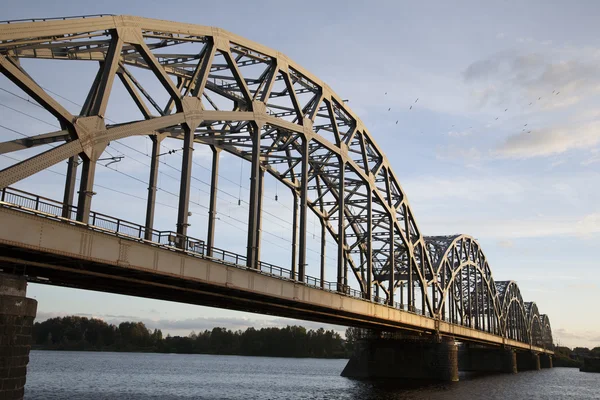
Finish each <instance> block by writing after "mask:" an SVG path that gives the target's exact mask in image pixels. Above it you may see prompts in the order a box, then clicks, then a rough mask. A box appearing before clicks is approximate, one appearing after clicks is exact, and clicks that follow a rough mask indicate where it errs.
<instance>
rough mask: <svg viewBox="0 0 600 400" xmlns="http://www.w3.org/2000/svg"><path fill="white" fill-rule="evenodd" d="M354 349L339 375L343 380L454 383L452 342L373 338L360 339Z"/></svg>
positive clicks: (455, 358) (455, 354)
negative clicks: (398, 379)
mask: <svg viewBox="0 0 600 400" xmlns="http://www.w3.org/2000/svg"><path fill="white" fill-rule="evenodd" d="M356 346H357V347H356V349H355V351H354V354H353V355H352V357H351V358H350V360H349V361H348V364H347V365H346V367H345V368H344V371H342V374H341V375H342V376H344V377H348V378H359V379H369V378H375V379H379V378H404V379H424V380H432V381H445V382H451V381H458V349H457V346H456V344H455V343H454V340H442V341H435V340H432V339H431V338H427V339H424V338H421V337H410V336H407V337H405V338H393V339H387V338H381V337H376V338H367V339H361V340H359V341H358V343H357V344H356Z"/></svg>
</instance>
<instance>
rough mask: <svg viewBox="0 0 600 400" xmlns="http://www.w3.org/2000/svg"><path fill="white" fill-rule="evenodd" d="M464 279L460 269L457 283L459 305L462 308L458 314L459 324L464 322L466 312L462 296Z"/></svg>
mask: <svg viewBox="0 0 600 400" xmlns="http://www.w3.org/2000/svg"><path fill="white" fill-rule="evenodd" d="M464 280H465V277H464V275H463V271H460V280H459V281H458V285H459V286H460V287H459V289H460V307H461V308H462V312H461V314H460V324H461V325H464V324H465V313H466V310H465V296H464V291H465V289H464V287H463V284H464Z"/></svg>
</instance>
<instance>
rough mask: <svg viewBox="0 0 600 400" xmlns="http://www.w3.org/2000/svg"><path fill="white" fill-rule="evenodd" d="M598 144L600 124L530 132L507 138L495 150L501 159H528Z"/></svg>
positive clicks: (594, 123)
mask: <svg viewBox="0 0 600 400" xmlns="http://www.w3.org/2000/svg"><path fill="white" fill-rule="evenodd" d="M598 143H600V122H592V123H588V124H585V125H582V126H579V127H573V126H571V127H560V128H548V129H541V130H531V131H526V132H521V133H518V134H516V135H512V136H509V137H508V138H506V139H505V140H504V142H503V143H502V144H500V145H499V146H498V147H497V148H496V152H495V153H496V154H497V155H498V156H499V157H502V158H530V157H539V156H549V155H553V154H560V153H564V152H566V151H568V150H572V149H586V148H589V147H591V146H595V145H597V144H598Z"/></svg>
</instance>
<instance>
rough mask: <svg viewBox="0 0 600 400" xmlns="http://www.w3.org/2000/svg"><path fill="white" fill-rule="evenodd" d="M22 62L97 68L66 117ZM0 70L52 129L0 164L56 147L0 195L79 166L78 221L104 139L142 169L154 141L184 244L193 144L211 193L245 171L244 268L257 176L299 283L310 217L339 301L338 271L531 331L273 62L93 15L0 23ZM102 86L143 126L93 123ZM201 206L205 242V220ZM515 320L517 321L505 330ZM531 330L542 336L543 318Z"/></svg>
mask: <svg viewBox="0 0 600 400" xmlns="http://www.w3.org/2000/svg"><path fill="white" fill-rule="evenodd" d="M26 58H37V59H51V60H65V61H69V62H75V61H79V62H93V63H97V64H98V72H97V75H96V78H95V80H94V82H93V84H92V86H91V88H90V90H89V94H88V96H87V99H86V101H85V104H84V105H83V107H82V109H81V111H80V113H79V114H77V115H74V114H72V113H70V112H69V111H67V109H66V108H65V107H64V106H63V105H61V104H60V102H58V101H57V100H56V99H54V98H53V97H52V96H50V95H49V94H48V93H47V92H46V91H45V90H44V89H42V88H41V87H40V86H39V85H38V84H37V83H36V82H35V81H34V80H33V79H32V78H31V77H30V76H29V75H28V74H27V72H26V71H25V70H24V69H23V68H22V66H21V65H20V62H19V60H21V59H26ZM139 70H147V71H150V73H151V75H152V76H153V77H154V78H155V79H157V80H158V82H159V83H160V86H161V87H162V89H163V90H164V93H165V94H166V99H167V100H166V102H165V101H163V103H166V104H161V100H160V99H158V98H156V97H155V96H153V95H152V93H150V91H149V90H147V88H145V87H144V82H142V81H141V80H140V79H138V78H137V77H136V75H137V73H136V71H139ZM0 71H1V72H2V73H3V74H4V75H5V76H7V77H8V78H9V79H10V80H11V81H12V82H13V83H14V84H15V85H17V86H18V87H20V88H21V89H22V90H23V91H24V92H26V93H27V94H28V95H29V96H30V97H31V98H33V99H34V100H35V101H36V102H37V103H39V104H40V105H41V106H42V107H43V108H45V109H46V110H48V111H49V112H50V113H52V115H54V117H56V118H57V120H58V121H59V122H60V124H61V126H62V128H63V129H62V130H60V131H56V132H49V133H42V134H40V135H37V136H33V137H29V138H26V139H19V140H12V141H7V142H3V143H0V154H2V153H8V152H12V151H18V150H21V149H26V148H32V147H36V146H39V145H42V144H46V143H58V144H59V145H57V146H56V147H54V148H52V149H51V150H48V151H45V152H42V153H40V154H38V155H35V156H33V157H30V158H28V159H26V160H24V161H22V162H19V163H16V164H14V165H12V166H10V167H8V168H5V169H4V170H2V171H0V188H4V187H7V186H9V185H11V184H13V183H16V182H18V181H20V180H22V179H24V178H26V177H28V176H31V175H33V174H35V173H37V172H39V171H41V170H43V169H46V168H48V167H50V166H52V165H54V164H57V163H58V162H61V161H64V160H67V159H69V160H71V162H70V165H71V164H73V165H74V167H73V168H76V162H74V160H75V161H76V158H77V157H79V158H81V159H82V161H83V170H82V172H83V174H82V180H81V181H82V185H81V187H80V191H79V199H78V204H79V206H80V207H78V215H77V218H78V219H79V220H80V221H84V222H85V221H86V218H87V214H88V213H89V209H90V203H91V198H92V197H91V195H92V194H93V190H92V189H93V178H94V170H95V165H96V161H97V160H98V158H99V157H100V155H101V154H102V152H103V151H104V148H105V147H106V146H107V145H108V144H109V143H110V142H111V141H113V140H118V139H121V138H125V137H130V136H136V135H151V136H153V137H154V139H153V144H154V145H153V150H152V154H153V160H154V159H155V158H156V157H157V154H158V152H159V149H160V142H161V140H162V139H163V138H165V137H170V138H178V139H181V140H183V142H184V146H183V147H184V157H183V158H184V162H183V163H182V168H181V188H180V193H179V199H180V201H179V210H178V221H177V226H178V233H179V234H181V235H184V236H185V234H186V227H187V215H188V213H187V207H188V197H189V190H190V186H189V180H190V176H191V154H192V151H193V144H194V143H201V144H205V145H209V146H210V147H211V149H212V150H213V153H214V159H213V177H212V180H211V193H212V194H213V195H214V193H215V191H216V190H217V188H216V185H217V181H218V179H217V172H216V171H218V156H219V153H220V152H221V151H226V152H228V153H231V154H234V155H236V156H238V157H242V158H244V159H245V160H247V161H248V162H249V163H251V191H250V192H251V195H250V212H249V216H248V222H249V223H248V225H249V229H248V254H247V260H248V266H249V267H256V263H257V261H258V260H259V259H260V233H259V232H260V223H261V222H260V209H261V200H260V199H261V191H262V179H263V178H262V177H263V175H264V173H265V172H267V173H269V174H270V175H272V176H273V177H275V178H276V179H277V180H279V181H280V182H282V183H283V184H284V185H285V186H287V187H288V188H289V189H290V190H291V191H292V193H293V197H294V210H295V212H294V227H293V229H294V235H293V237H294V239H293V245H292V252H293V257H292V259H293V261H292V270H293V271H294V272H297V276H298V279H299V280H301V281H303V280H304V274H305V266H306V221H307V210H309V209H310V210H311V211H312V212H313V213H314V214H315V215H316V216H317V217H318V218H319V219H320V220H321V225H322V232H323V233H328V234H329V235H330V236H331V237H332V238H333V239H334V240H335V242H336V243H337V249H336V253H337V255H338V257H337V259H338V265H337V285H338V287H337V288H338V290H340V291H345V290H347V288H348V272H349V271H351V272H352V273H353V274H354V276H355V278H356V280H357V281H358V284H359V285H360V290H361V291H362V293H363V294H364V297H365V298H367V299H371V298H372V295H373V293H372V291H373V289H374V288H375V289H376V293H379V290H381V291H382V292H383V293H384V294H385V301H386V302H387V303H388V304H390V305H394V304H395V298H394V293H395V292H396V291H397V288H399V287H400V293H401V295H400V303H401V304H403V303H404V302H405V303H404V304H406V305H407V306H408V309H409V310H415V309H416V306H417V304H415V303H416V302H417V300H415V299H416V297H419V298H420V301H421V304H420V306H421V308H422V312H423V313H424V314H425V315H429V316H431V317H435V318H444V319H448V318H450V320H451V321H452V322H454V323H460V324H466V325H469V326H473V327H474V328H477V329H484V330H487V331H489V332H494V333H497V334H502V335H512V336H515V335H517V333H519V332H520V334H519V335H520V336H519V335H517V336H519V337H520V338H521V339H522V340H527V337H528V336H527V335H526V334H525V333H526V332H527V333H528V332H530V331H531V328H530V324H531V321H533V320H532V319H531V318H528V317H527V315H528V314H526V312H525V311H524V305H523V302H522V299H520V295H519V296H517V297H514V299H517V300H518V301H516V302H515V304H514V305H513V297H511V296H512V293H513V291H514V290H516V293H518V288H516V285H514V287H515V288H516V289H513V286H511V285H508V286H509V287H510V290H508V291H506V290H504V291H500V290H499V289H498V287H499V286H498V284H499V283H498V282H496V283H494V281H493V278H492V276H491V271H490V269H489V266H488V264H487V261H486V260H485V256H484V255H483V252H482V251H481V249H480V248H479V245H478V244H477V242H476V241H475V240H473V239H472V238H470V237H468V236H454V237H436V238H429V239H428V240H427V241H426V240H425V238H424V237H423V235H422V234H421V232H420V230H419V228H418V226H417V223H416V221H415V217H414V215H413V213H412V210H411V208H410V206H409V203H408V200H407V198H406V195H405V194H404V191H403V190H402V187H401V185H400V183H399V181H398V179H397V177H396V175H395V173H394V171H393V170H392V168H391V166H390V164H389V161H388V159H387V157H386V156H385V154H384V153H383V151H382V149H381V148H380V147H379V146H378V145H377V144H376V143H375V140H374V139H373V136H372V135H371V134H370V133H369V131H368V130H367V129H366V127H365V126H364V124H363V123H362V121H361V120H360V119H359V118H358V117H357V116H356V115H355V114H354V113H353V112H352V110H351V109H350V108H349V107H348V106H347V104H346V103H345V102H344V101H343V100H342V99H341V98H340V97H339V96H338V95H336V94H335V93H334V92H333V91H332V90H331V89H330V88H329V87H328V86H327V85H326V84H325V83H323V82H322V81H320V80H319V79H318V78H317V77H315V76H313V75H312V74H311V73H310V72H308V71H306V70H305V69H304V68H302V67H301V66H299V65H297V64H296V63H294V62H293V61H292V60H290V59H289V58H288V57H286V56H285V55H283V54H281V53H279V52H277V51H274V50H271V49H269V48H267V47H265V46H262V45H260V44H257V43H254V42H252V41H249V40H247V39H245V38H243V37H240V36H237V35H234V34H232V33H229V32H227V31H224V30H221V29H219V28H213V27H205V26H197V25H191V24H182V23H174V22H167V21H161V20H153V19H147V18H140V17H133V16H110V15H104V16H93V17H87V18H62V19H55V20H51V19H50V20H43V21H20V22H12V23H5V24H0ZM115 78H118V79H119V81H120V82H121V83H122V84H123V86H124V87H125V89H126V91H127V93H128V95H129V96H130V97H131V99H132V100H133V101H134V102H135V104H136V105H137V107H138V109H139V111H140V113H141V115H142V116H143V119H141V120H132V121H129V122H126V123H121V124H112V125H111V124H107V123H106V118H105V113H106V107H107V104H108V102H109V100H110V96H111V89H112V86H113V83H114V80H115ZM157 168H158V163H156V162H153V164H152V168H151V174H150V180H149V189H148V207H147V218H146V225H147V226H148V227H150V228H151V227H152V223H153V215H154V197H155V191H156V171H157ZM71 175H73V174H71ZM73 185H74V180H72V179H71V183H70V184H69V182H67V184H66V187H65V201H67V200H68V199H69V198H70V199H71V200H70V201H71V202H73V201H74V200H73ZM69 193H70V196H69ZM213 197H214V196H211V207H210V208H211V209H210V211H209V215H210V219H209V233H208V240H207V241H208V243H212V240H213V235H214V219H215V218H216V201H215V198H213ZM296 210H297V211H296ZM324 243H325V242H324V240H323V244H322V250H321V251H322V257H321V260H322V261H321V264H322V265H321V280H323V268H324V251H325V245H324ZM209 251H210V250H209ZM404 288H406V296H404V295H403V294H402V293H403V289H404ZM508 294H510V295H508ZM507 296H508V298H509V299H510V301H506V299H505V297H507ZM505 303H506V304H505ZM518 310H521V314H522V317H519V318H521V319H522V320H523V322H522V326H520V327H519V328H517V327H516V324H518V321H520V320H521V319H519V318H517V317H515V315H516V314H517V311H518ZM521 314H519V315H521ZM534 319H535V318H534ZM535 321H540V322H541V321H542V320H541V319H540V318H537V319H535ZM543 321H544V322H543V323H542V324H541V325H542V326H547V327H549V322H548V321H547V317H546V318H545V319H544V320H543ZM536 323H537V322H536ZM542 332H544V329H542ZM544 334H545V333H544ZM512 336H511V337H512ZM546 336H547V334H546ZM550 337H551V334H550Z"/></svg>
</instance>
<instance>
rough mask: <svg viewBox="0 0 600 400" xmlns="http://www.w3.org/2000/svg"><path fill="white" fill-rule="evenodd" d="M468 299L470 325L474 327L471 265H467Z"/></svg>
mask: <svg viewBox="0 0 600 400" xmlns="http://www.w3.org/2000/svg"><path fill="white" fill-rule="evenodd" d="M467 287H468V288H469V291H468V293H467V301H468V302H469V327H470V328H472V327H473V302H472V301H471V267H467Z"/></svg>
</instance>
